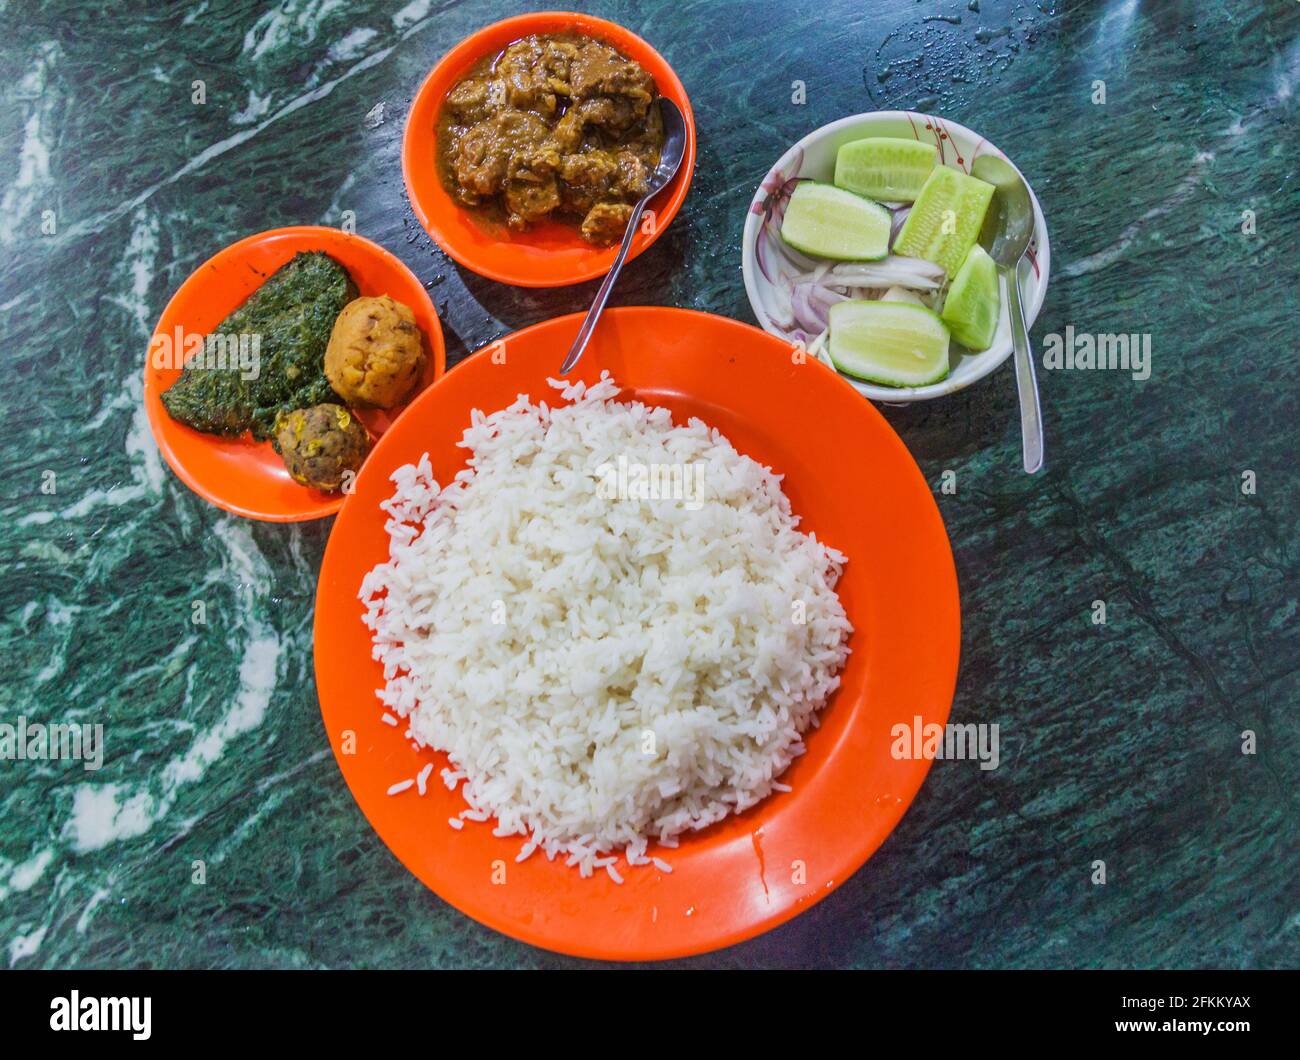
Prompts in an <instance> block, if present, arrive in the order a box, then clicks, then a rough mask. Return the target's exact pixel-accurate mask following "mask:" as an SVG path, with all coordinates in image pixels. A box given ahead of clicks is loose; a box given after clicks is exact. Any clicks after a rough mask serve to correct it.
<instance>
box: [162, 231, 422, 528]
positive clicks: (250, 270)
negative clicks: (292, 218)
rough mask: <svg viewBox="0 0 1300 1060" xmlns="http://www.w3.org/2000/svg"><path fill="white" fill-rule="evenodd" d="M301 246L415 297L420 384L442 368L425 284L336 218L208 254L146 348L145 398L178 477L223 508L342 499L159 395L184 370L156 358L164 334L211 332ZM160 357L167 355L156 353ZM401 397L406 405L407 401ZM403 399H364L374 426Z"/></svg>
mask: <svg viewBox="0 0 1300 1060" xmlns="http://www.w3.org/2000/svg"><path fill="white" fill-rule="evenodd" d="M303 250H323V251H324V252H325V253H326V254H328V255H329V256H330V257H332V258H333V259H334V260H335V261H337V262H338V263H339V264H340V265H342V266H343V267H344V268H345V269H347V270H348V273H349V274H350V275H351V276H352V282H353V283H355V284H356V285H357V288H358V289H359V290H360V292H361V293H362V294H365V295H380V294H387V295H391V296H392V297H393V298H395V299H397V301H399V302H403V303H405V304H406V305H408V306H410V307H411V309H412V311H414V313H415V322H416V323H417V324H419V326H420V331H421V332H422V333H423V334H424V346H425V353H426V354H428V363H427V365H426V366H425V369H424V378H423V380H422V381H421V384H420V385H421V386H422V387H424V386H427V385H428V384H429V383H432V382H433V381H434V380H435V379H437V378H438V376H440V375H442V373H443V371H444V369H445V368H446V364H447V360H446V350H445V348H444V345H443V341H442V325H441V324H439V323H438V314H437V313H436V312H434V309H433V302H431V301H430V300H429V294H428V292H427V291H426V290H425V289H424V287H423V286H422V285H421V283H420V281H419V280H418V279H416V278H415V274H414V273H413V272H411V270H410V269H408V268H407V267H406V266H405V265H403V264H402V263H401V261H399V260H398V259H397V258H395V257H394V256H393V255H392V254H390V253H389V252H388V251H386V250H385V249H384V248H383V247H381V246H379V245H378V244H377V243H372V242H371V241H370V240H368V239H364V238H362V237H361V236H357V235H349V234H347V233H346V232H342V231H340V230H339V229H337V228H320V227H315V226H303V227H298V228H273V229H272V230H271V231H269V232H259V233H258V234H257V235H255V236H249V237H248V238H247V239H241V240H240V241H239V242H238V243H232V244H231V245H230V246H228V247H226V249H225V250H222V251H220V252H219V253H218V254H216V255H215V256H214V257H211V258H209V259H208V260H207V261H205V262H204V263H203V264H202V265H200V266H199V267H198V268H197V269H195V270H194V272H192V273H191V274H190V276H189V278H188V279H187V280H186V281H185V282H184V283H183V284H181V286H180V289H179V290H178V291H177V292H176V293H175V294H174V295H172V300H171V301H170V302H168V303H167V308H166V309H164V310H163V315H162V318H161V319H160V320H159V321H158V326H157V327H156V328H154V334H153V337H152V338H150V340H149V351H148V352H146V354H145V365H144V405H145V409H146V411H147V412H148V414H149V426H150V427H151V428H152V429H153V437H154V441H155V442H157V444H158V448H159V449H160V450H161V451H162V455H163V457H164V458H165V459H166V461H167V463H168V464H170V465H171V468H172V470H173V471H175V472H176V474H177V475H178V476H179V477H180V480H181V481H182V482H184V483H185V485H187V486H189V488H190V489H192V490H193V491H194V492H195V493H197V494H198V495H199V496H200V497H202V498H204V499H205V500H208V501H211V502H212V503H213V504H215V505H216V506H217V507H218V508H224V509H226V511H228V512H234V513H235V514H236V515H242V516H245V517H247V518H249V519H265V520H267V521H269V522H275V523H295V522H301V521H303V520H305V519H319V518H321V517H322V516H326V515H333V514H334V513H335V512H336V511H338V510H339V508H340V507H341V506H342V504H343V498H342V496H340V495H339V494H337V493H322V492H321V491H320V490H314V489H310V488H309V487H307V486H300V485H299V484H298V483H296V482H294V480H293V479H291V478H290V477H289V472H288V471H286V470H285V467H284V462H283V461H282V460H281V459H280V457H279V456H277V455H276V452H275V450H274V449H272V448H271V443H270V442H254V441H252V439H251V438H249V437H248V436H247V435H245V436H244V437H242V438H222V437H220V436H218V435H215V434H204V433H203V432H202V431H196V430H194V429H192V428H190V427H186V426H185V425H184V424H182V423H177V422H176V421H175V420H174V419H172V418H171V416H169V415H168V414H167V410H166V409H165V408H163V404H162V400H161V398H160V395H161V394H162V392H163V391H164V390H166V389H167V388H168V387H170V386H171V385H172V383H173V382H174V381H175V380H176V377H177V376H179V375H180V374H181V370H180V368H179V367H155V366H154V363H153V362H154V357H153V355H152V353H153V351H154V346H155V341H156V340H157V339H158V337H159V336H162V335H168V336H171V335H174V334H175V332H176V329H177V328H178V327H179V328H181V329H183V333H184V334H186V335H189V334H199V335H206V334H207V333H208V332H210V331H212V330H213V329H214V328H216V327H217V326H218V325H219V324H220V323H221V322H222V321H223V320H224V319H225V318H226V317H227V316H229V315H230V314H231V313H232V312H234V310H235V309H237V308H238V307H239V306H240V305H241V304H242V303H243V302H244V301H245V300H247V298H248V296H249V295H251V294H252V293H253V292H254V291H255V290H257V288H258V287H260V286H261V285H262V284H263V283H264V282H265V281H266V279H267V277H269V276H270V275H271V273H273V272H275V270H276V269H278V268H279V267H280V266H281V265H284V264H286V263H287V262H288V261H289V259H290V258H292V257H293V256H294V255H295V254H296V253H298V252H299V251H303ZM159 359H160V360H161V358H159ZM403 407H405V406H403ZM401 411H402V409H401V408H398V409H388V410H385V409H358V410H357V414H358V416H359V417H360V419H361V420H362V422H363V423H365V425H366V427H367V428H369V430H370V433H371V434H372V435H376V436H378V435H382V434H383V433H384V432H385V431H386V430H387V429H388V426H389V424H390V423H391V422H392V421H393V420H394V419H396V417H397V416H398V415H399V414H400V413H401Z"/></svg>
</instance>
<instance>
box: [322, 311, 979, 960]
mask: <svg viewBox="0 0 1300 1060" xmlns="http://www.w3.org/2000/svg"><path fill="white" fill-rule="evenodd" d="M581 319H582V318H581V316H580V315H573V316H565V317H560V318H558V319H556V320H550V321H547V322H545V323H543V324H538V325H536V326H535V327H531V328H526V329H524V330H523V331H519V332H516V333H515V334H513V335H510V336H508V337H507V338H505V339H504V340H502V344H501V345H500V346H497V347H489V349H494V351H495V353H494V354H489V353H488V352H480V353H478V354H476V355H475V356H473V357H471V358H470V359H469V360H467V361H465V362H463V363H462V364H460V365H458V366H457V367H456V368H455V369H453V370H452V371H451V372H449V373H448V374H447V375H446V376H445V377H444V378H443V379H441V380H440V381H439V382H438V383H436V384H435V385H434V386H432V387H430V388H429V390H428V391H426V392H425V393H424V394H422V395H421V396H420V397H419V398H417V399H416V401H415V402H414V403H412V405H411V407H410V409H409V410H408V411H407V413H406V415H405V416H403V417H402V419H401V420H400V421H399V422H398V423H397V424H396V425H395V426H394V427H393V429H392V430H391V431H389V432H388V434H387V435H385V436H384V437H383V438H382V439H381V440H380V442H379V444H378V445H377V446H376V447H375V450H374V452H373V453H372V454H371V456H370V459H369V460H368V461H367V462H366V466H365V467H364V468H363V469H362V471H361V474H360V475H359V476H358V477H357V488H356V492H355V494H354V495H352V496H350V497H348V499H347V502H346V503H345V504H344V506H343V511H342V512H341V513H340V515H339V518H338V520H337V521H336V522H335V524H334V527H333V530H332V532H331V535H330V539H329V544H328V546H327V548H326V550H325V559H324V563H323V565H322V567H321V573H320V582H319V585H318V588H317V593H316V624H315V658H316V684H317V690H318V692H319V695H320V705H321V714H322V715H323V717H324V721H325V729H326V732H327V733H328V734H329V740H330V744H331V746H332V747H333V748H334V754H335V756H336V758H337V759H338V763H339V768H340V769H342V771H343V775H344V777H345V778H346V779H347V782H348V786H349V787H350V788H351V789H352V794H353V796H354V797H355V798H356V800H357V802H358V803H359V804H360V806H361V809H362V811H363V812H364V813H365V815H366V816H367V817H368V818H369V819H370V823H371V824H372V825H373V826H374V828H375V830H376V831H377V832H378V833H379V835H380V837H381V838H382V839H383V841H384V842H385V843H386V844H388V847H389V849H390V850H392V851H393V853H394V854H396V855H397V857H398V858H399V859H401V861H402V863H403V864H405V865H406V867H407V868H408V869H410V870H411V871H412V872H413V873H415V875H416V876H418V877H419V878H420V879H421V880H423V881H424V882H425V883H426V884H427V885H428V886H429V887H431V888H432V889H433V890H434V891H436V892H437V893H438V894H439V895H441V896H442V897H443V898H444V899H446V900H447V901H448V902H450V903H451V904H452V905H454V906H456V908H458V909H460V910H461V911H462V912H464V913H467V914H468V915H469V916H472V917H473V918H474V919H476V920H479V921H481V922H482V923H484V924H487V925H488V926H490V927H493V928H496V929H497V930H498V931H503V932H505V933H506V934H508V935H512V936H514V937H515V938H518V939H522V940H523V941H525V942H530V943H533V944H534V945H537V946H544V947H546V948H547V949H552V950H558V951H560V952H563V953H570V954H575V955H578V956H583V957H597V958H607V959H616V960H649V959H658V958H666V957H680V956H685V955H687V954H693V953H701V952H704V951H707V950H712V949H717V948H718V947H721V946H726V945H729V944H731V943H734V942H739V941H741V940H742V939H746V938H749V937H751V936H753V935H757V934H759V933H760V932H762V931H765V930H767V929H769V928H772V927H774V926H776V925H777V924H780V923H782V922H783V921H785V920H788V919H790V918H791V917H793V916H795V915H796V914H797V913H799V912H801V911H802V910H804V909H807V908H808V907H809V906H811V905H812V904H813V903H815V902H817V901H818V900H820V899H822V898H824V897H826V895H827V894H829V893H830V891H831V890H833V889H834V888H835V887H836V886H838V885H839V884H841V883H843V882H844V881H845V880H847V879H848V878H849V876H851V875H852V874H853V872H854V871H855V870H856V869H857V868H858V867H859V866H860V865H862V863H863V862H864V861H866V860H867V858H868V857H870V856H871V854H872V853H873V852H874V851H875V849H876V848H877V847H878V846H880V844H881V843H882V842H883V841H884V839H885V837H886V836H887V835H889V833H890V831H891V830H892V829H893V827H894V826H895V825H896V824H897V823H898V820H899V818H900V817H902V815H903V812H904V811H905V810H906V809H907V807H908V805H909V804H910V803H911V801H912V798H913V796H915V795H916V792H917V789H919V788H920V786H921V782H922V780H923V779H924V778H925V774H926V771H927V769H928V768H929V763H928V762H927V761H926V760H924V759H915V758H895V757H894V756H893V755H892V754H891V745H892V744H893V743H894V736H893V733H892V732H891V730H892V729H893V727H894V726H896V725H900V724H901V725H905V726H906V727H907V731H908V732H909V733H911V732H913V731H914V728H915V727H916V726H917V725H926V724H931V723H933V724H938V725H943V724H944V723H945V722H946V721H947V718H948V709H949V706H950V704H951V702H952V694H953V688H954V686H955V682H956V676H957V658H958V650H959V644H960V608H959V602H958V596H957V577H956V573H955V571H954V568H953V560H952V552H951V550H950V549H949V546H948V536H947V534H946V532H945V531H944V527H943V521H942V520H941V519H940V517H939V511H938V509H937V508H936V506H935V503H934V499H933V497H932V495H931V492H930V488H929V486H928V485H927V484H926V482H925V479H924V478H922V476H921V473H920V471H919V470H918V468H917V466H916V464H915V463H914V462H913V460H912V458H911V456H910V455H909V454H908V452H907V450H906V448H904V446H903V443H902V442H901V441H900V440H899V438H898V436H897V435H896V434H894V432H893V430H892V429H891V428H890V427H889V425H888V424H887V423H886V422H885V420H884V419H883V418H882V417H881V416H880V414H879V413H877V412H876V410H875V409H874V408H872V407H871V405H870V404H868V403H867V402H866V401H863V400H862V398H861V396H859V394H858V393H857V392H856V391H855V390H854V389H853V388H852V387H851V386H849V385H848V384H847V383H845V382H844V381H843V380H842V379H840V378H839V377H838V376H837V375H836V374H835V373H834V372H832V371H830V369H828V368H826V367H825V366H824V365H822V364H821V363H820V362H818V361H816V360H813V361H808V362H806V363H803V364H794V363H792V358H791V347H790V346H788V345H786V344H785V343H784V342H782V341H780V340H779V339H777V338H774V337H773V336H771V335H767V334H765V333H764V332H762V331H759V330H758V329H756V328H753V327H750V326H749V325H747V324H740V323H738V322H736V321H734V320H727V319H725V318H723V317H717V316H712V315H710V314H706V313H697V312H693V311H689V310H682V309H660V308H628V309H613V310H609V311H607V312H606V313H605V315H604V316H603V317H602V318H601V322H600V327H599V328H598V329H597V331H596V334H595V336H594V337H593V339H592V342H591V345H590V347H588V349H587V352H586V354H585V355H584V357H583V359H582V361H581V362H580V363H579V365H578V368H577V369H576V370H575V371H574V373H572V375H571V377H570V378H575V379H583V380H586V381H587V382H594V381H595V380H596V379H598V378H599V376H600V371H601V369H605V368H607V369H609V370H610V372H611V373H612V374H613V376H614V378H615V379H616V380H617V381H618V382H619V383H620V384H621V385H622V387H623V394H622V397H623V398H625V399H630V398H636V399H639V400H642V401H645V402H648V403H650V404H654V405H665V406H667V407H668V408H670V409H671V410H672V412H673V416H674V418H675V420H676V421H677V422H678V423H682V422H684V421H685V419H686V418H687V417H689V416H699V417H701V418H702V419H703V420H704V421H705V422H706V423H709V424H710V425H712V426H714V427H716V428H718V429H719V430H720V431H722V432H723V433H724V434H725V435H726V436H727V437H728V438H729V439H730V440H731V441H732V442H733V443H734V444H735V446H736V447H737V449H739V450H740V452H742V453H746V454H748V455H749V456H752V457H754V458H755V459H757V460H759V461H761V462H762V463H764V464H768V465H770V466H771V467H772V468H774V469H775V470H776V471H777V472H779V473H781V474H783V475H785V476H786V478H785V483H784V488H785V492H786V494H787V495H788V496H789V498H790V502H791V504H792V506H793V508H794V511H795V513H796V514H798V515H800V516H802V517H803V522H802V524H801V529H804V530H811V531H815V532H816V534H817V537H818V538H819V539H820V540H823V541H826V542H827V543H829V544H831V545H833V546H834V547H836V548H838V549H840V550H841V551H843V552H844V553H846V554H847V556H848V565H847V567H846V569H845V573H844V577H843V578H842V579H841V581H840V583H839V586H838V590H837V591H838V592H839V595H840V599H841V600H842V601H843V602H844V606H845V609H846V610H847V612H848V615H849V619H850V620H851V621H852V623H853V625H854V627H855V629H856V632H855V633H854V634H853V637H852V639H851V641H850V647H851V648H852V655H851V656H850V658H849V663H848V665H847V666H846V667H845V670H844V674H843V684H842V685H841V687H840V689H839V690H838V691H837V692H836V693H835V695H834V697H833V698H832V700H831V702H830V703H829V704H828V705H827V707H826V708H825V709H824V710H823V712H822V723H821V727H820V728H819V729H814V730H810V731H809V733H808V735H807V746H808V750H807V753H806V754H805V755H803V756H802V757H801V758H798V759H796V760H795V763H794V764H793V765H792V766H791V767H790V769H788V770H787V771H786V773H785V774H784V775H783V776H782V778H781V779H782V780H783V781H784V782H786V783H788V784H790V785H791V787H792V789H793V790H792V791H790V792H789V793H776V794H773V795H772V796H770V797H769V798H767V799H765V800H764V801H763V802H762V803H760V804H759V805H758V806H756V807H754V808H753V809H751V810H749V811H748V812H746V813H744V814H741V815H740V816H739V817H735V816H733V817H729V818H727V819H726V820H725V821H722V822H720V823H719V824H717V825H714V826H713V827H711V828H709V829H707V830H705V831H703V832H699V833H694V834H691V835H684V836H682V837H681V846H680V847H679V848H678V849H676V850H665V849H662V848H656V846H655V845H654V844H652V845H651V848H650V849H651V852H652V853H654V854H657V855H658V856H660V857H662V858H663V859H664V860H666V861H667V862H668V863H669V864H670V865H671V867H672V872H671V873H662V872H660V871H659V870H658V869H656V868H654V867H639V868H629V867H628V866H627V864H626V862H625V861H623V860H622V859H620V860H619V862H618V864H617V865H616V868H617V869H618V871H619V872H620V874H621V875H622V876H623V879H624V881H625V882H624V883H623V884H622V885H619V884H615V883H614V882H613V881H612V880H611V879H610V878H609V877H608V876H606V875H605V874H604V873H597V874H596V875H595V876H594V877H592V878H590V879H582V878H581V877H580V876H579V875H578V872H577V870H576V869H570V868H565V867H564V865H563V864H561V861H560V860H559V859H557V860H556V861H554V862H548V861H547V860H546V858H545V857H544V856H542V854H540V853H537V854H534V855H533V856H532V857H530V858H528V859H527V860H526V861H524V862H522V863H520V864H516V863H515V856H516V854H518V852H519V849H520V845H521V839H520V838H519V837H512V838H495V837H494V836H493V835H492V828H493V824H492V823H491V822H489V823H485V824H474V823H470V822H466V823H465V826H464V829H463V830H461V831H455V830H453V829H452V828H450V827H449V826H448V824H447V819H448V818H449V817H452V816H455V815H456V814H457V813H459V812H460V811H461V810H462V809H464V806H465V803H464V801H463V800H462V799H461V797H460V794H459V793H458V792H450V791H448V790H447V789H446V787H445V786H444V785H443V784H442V783H441V781H440V780H439V776H438V774H439V772H440V771H441V769H442V768H443V767H444V766H446V765H447V764H448V763H447V758H446V756H445V755H444V754H442V753H440V752H438V753H435V752H433V751H429V750H424V751H420V752H417V751H415V750H414V749H413V748H412V745H411V744H410V742H408V741H407V740H406V739H404V737H403V733H404V731H405V728H406V726H405V725H404V724H403V725H401V726H400V727H398V728H394V727H392V726H390V725H386V724H384V723H383V722H382V721H381V720H380V718H381V714H382V713H383V708H382V706H381V704H380V702H379V700H378V699H376V698H375V691H376V689H378V688H381V687H382V686H383V672H382V667H381V666H380V665H379V664H378V663H376V662H374V661H373V660H372V658H371V641H370V631H369V630H368V629H367V628H366V627H365V625H364V624H363V623H362V621H361V616H362V613H363V609H362V606H361V604H360V602H359V601H358V599H357V591H358V589H359V588H360V585H361V579H362V577H363V576H364V575H365V573H366V572H367V571H368V570H370V569H371V568H372V567H373V566H374V565H375V564H377V563H381V562H384V561H385V560H387V558H388V537H387V535H386V534H385V532H384V522H385V515H384V513H383V512H382V511H381V510H380V508H379V503H380V501H382V500H384V499H386V498H388V497H389V496H391V494H392V489H393V487H392V483H391V482H390V481H389V476H390V475H391V474H392V472H393V471H394V470H395V469H396V468H398V467H400V466H401V465H403V464H407V463H413V462H415V461H416V460H418V459H419V458H420V455H421V454H422V453H425V452H427V453H428V454H429V457H430V460H431V461H432V463H433V470H434V474H435V476H436V477H437V479H438V481H439V482H440V483H443V484H446V483H448V482H450V481H451V479H452V477H453V476H454V475H455V473H456V472H457V471H458V470H460V469H462V468H464V467H465V466H466V463H465V458H466V455H467V454H466V451H465V450H464V449H459V448H457V446H456V443H457V442H458V441H459V440H460V438H461V432H462V431H463V430H464V428H465V427H466V426H468V424H469V416H470V409H472V408H478V409H482V410H483V411H484V412H490V411H494V410H496V409H500V408H503V407H505V406H506V405H508V404H510V403H512V402H513V401H514V400H515V397H516V396H517V395H518V394H521V393H527V394H529V395H530V396H531V397H532V399H533V400H534V401H537V400H539V399H543V398H544V399H546V400H547V401H548V402H552V403H555V402H558V401H559V398H558V392H557V391H555V390H552V389H551V388H550V387H549V386H547V385H546V377H547V376H554V375H555V370H556V367H557V365H558V364H559V362H560V360H561V359H562V358H563V356H564V354H565V351H567V350H568V348H569V344H570V343H571V342H572V340H573V338H574V336H575V334H576V333H577V330H578V326H579V324H580V323H581ZM502 353H504V363H500V362H501V361H502V356H501V354H502ZM345 733H352V734H355V736H354V737H350V738H348V739H349V747H348V748H347V751H348V753H344V750H345V749H344V747H343V746H342V741H343V740H344V739H345ZM353 740H354V741H355V748H353V747H352V746H351V744H352V742H353ZM907 746H908V747H911V740H910V739H909V740H908V743H907ZM429 762H432V763H433V765H434V769H433V772H432V774H431V775H430V777H429V783H428V791H427V794H426V795H425V796H424V797H420V796H419V795H418V794H417V792H416V790H415V789H414V788H411V789H409V790H408V791H406V792H403V793H402V794H400V795H395V796H389V795H388V794H387V790H388V788H389V786H390V785H392V784H394V783H396V782H398V781H401V780H405V779H407V778H410V777H414V776H415V774H416V773H417V772H419V770H420V769H421V767H422V766H424V765H425V764H426V763H429ZM494 873H495V875H496V878H497V879H498V880H500V879H501V874H502V873H504V874H505V875H504V879H505V882H503V883H501V882H496V883H494V882H493V879H494Z"/></svg>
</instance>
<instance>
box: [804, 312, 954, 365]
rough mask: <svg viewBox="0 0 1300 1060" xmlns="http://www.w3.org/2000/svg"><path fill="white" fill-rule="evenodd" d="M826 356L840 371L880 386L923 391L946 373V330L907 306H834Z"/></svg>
mask: <svg viewBox="0 0 1300 1060" xmlns="http://www.w3.org/2000/svg"><path fill="white" fill-rule="evenodd" d="M830 324H831V335H830V342H829V345H828V351H829V353H830V355H831V361H832V362H834V364H835V367H836V368H838V369H839V370H840V371H841V372H846V373H847V374H849V375H851V376H854V377H855V378H857V379H865V380H867V382H870V383H883V384H884V385H885V386H925V384H927V383H937V382H938V381H939V380H940V379H943V378H944V377H945V376H947V374H948V329H947V327H946V326H945V325H944V323H943V321H942V320H940V319H939V317H938V315H937V314H936V313H933V312H931V311H930V310H929V309H926V308H925V307H924V306H916V305H910V304H908V303H907V302H837V303H835V305H833V306H831V312H830Z"/></svg>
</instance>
